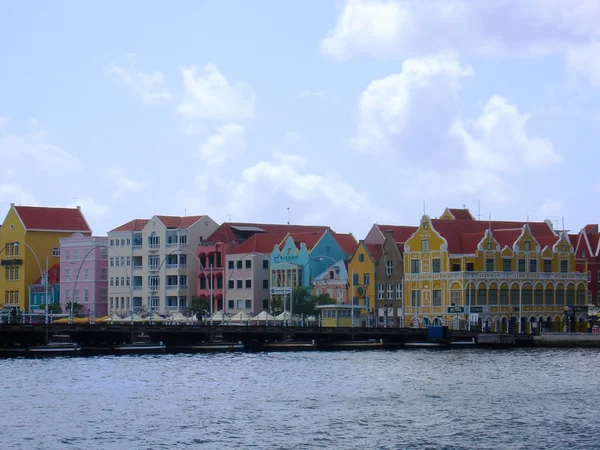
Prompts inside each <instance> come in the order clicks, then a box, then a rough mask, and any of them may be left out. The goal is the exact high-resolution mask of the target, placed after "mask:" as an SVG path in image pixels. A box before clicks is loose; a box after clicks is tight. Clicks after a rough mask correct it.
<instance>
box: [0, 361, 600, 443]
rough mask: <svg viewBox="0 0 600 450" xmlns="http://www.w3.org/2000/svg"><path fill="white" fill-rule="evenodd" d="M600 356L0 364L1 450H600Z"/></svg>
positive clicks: (7, 362)
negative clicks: (210, 449) (313, 449)
mask: <svg viewBox="0 0 600 450" xmlns="http://www.w3.org/2000/svg"><path fill="white" fill-rule="evenodd" d="M599 362H600V351H598V350H594V349H589V350H576V349H575V350H574V349H567V350H554V349H524V350H507V351H489V350H477V349H473V350H466V349H461V350H448V351H439V350H438V351H431V350H400V351H363V352H304V353H303V352H294V353H239V354H214V355H184V354H178V355H159V356H101V357H89V358H84V357H75V358H40V359H21V358H15V359H0V377H1V379H2V385H1V386H0V399H1V401H0V423H2V429H1V430H0V448H2V449H8V448H11V449H37V448H40V449H42V448H43V449H46V448H47V449H130V448H131V449H172V448H187V447H191V448H225V449H227V448H281V449H284V448H286V449H287V448H306V449H308V448H384V449H388V448H389V449H467V448H469V449H471V448H481V449H498V448H511V449H513V448H514V449H520V448H524V449H550V448H552V449H568V448H576V449H585V448H590V449H591V448H600V425H599V423H600V415H599V414H600V413H599V412H598V410H599V404H600V403H599V402H600V393H599V390H598V387H599V385H600V382H599V381H598V375H597V371H598V368H599Z"/></svg>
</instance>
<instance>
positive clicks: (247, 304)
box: [246, 300, 252, 309]
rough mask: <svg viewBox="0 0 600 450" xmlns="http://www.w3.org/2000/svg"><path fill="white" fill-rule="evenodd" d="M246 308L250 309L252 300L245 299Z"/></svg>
mask: <svg viewBox="0 0 600 450" xmlns="http://www.w3.org/2000/svg"><path fill="white" fill-rule="evenodd" d="M246 309H252V300H246Z"/></svg>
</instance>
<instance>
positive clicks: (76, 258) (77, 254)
mask: <svg viewBox="0 0 600 450" xmlns="http://www.w3.org/2000/svg"><path fill="white" fill-rule="evenodd" d="M78 260H79V250H77V249H76V250H75V261H78Z"/></svg>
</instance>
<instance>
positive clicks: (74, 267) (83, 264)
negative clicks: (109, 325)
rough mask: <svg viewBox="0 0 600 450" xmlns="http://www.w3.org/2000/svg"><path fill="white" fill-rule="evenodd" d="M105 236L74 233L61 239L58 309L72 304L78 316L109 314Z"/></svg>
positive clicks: (63, 308)
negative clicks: (74, 304) (80, 306)
mask: <svg viewBox="0 0 600 450" xmlns="http://www.w3.org/2000/svg"><path fill="white" fill-rule="evenodd" d="M107 244H108V237H99V236H83V235H82V234H81V233H75V234H73V235H72V236H71V237H69V238H63V239H61V240H60V307H61V308H62V310H63V312H67V307H66V304H67V303H68V302H71V301H75V302H77V303H79V304H81V305H83V308H82V309H81V311H80V314H90V313H91V314H93V315H94V316H95V317H101V316H105V315H107V314H108V302H107V295H108V247H107Z"/></svg>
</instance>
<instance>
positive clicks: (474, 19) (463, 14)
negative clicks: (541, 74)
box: [321, 0, 600, 59]
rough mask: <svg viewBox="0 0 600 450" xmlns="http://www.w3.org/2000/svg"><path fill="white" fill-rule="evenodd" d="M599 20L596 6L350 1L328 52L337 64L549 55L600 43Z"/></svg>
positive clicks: (326, 43) (500, 0)
mask: <svg viewBox="0 0 600 450" xmlns="http://www.w3.org/2000/svg"><path fill="white" fill-rule="evenodd" d="M599 21H600V3H598V2H596V1H593V0H571V1H564V0H528V1H522V2H515V1H512V0H497V1H493V2H491V1H467V0H453V1H448V0H428V1H416V0H347V1H346V2H345V3H344V5H343V7H342V9H341V12H340V15H339V16H338V19H337V22H336V24H335V26H334V27H333V28H332V29H331V30H330V31H329V32H328V33H327V35H326V36H325V37H324V38H323V40H322V41H321V51H322V53H323V54H324V55H326V56H328V57H331V58H334V59H347V58H350V57H352V56H356V55H370V56H375V57H390V56H391V57H407V56H414V55H415V54H422V53H431V52H440V51H448V50H450V49H452V50H455V51H459V52H461V53H462V52H468V53H473V54H499V53H506V52H510V53H514V54H532V53H549V52H557V51H563V50H565V49H566V48H568V47H570V46H571V45H580V44H582V43H583V42H585V41H587V40H588V39H591V38H594V37H597V36H598V35H599V34H600V29H599V27H598V26H597V24H598V22H599ZM432 30H435V32H432Z"/></svg>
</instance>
